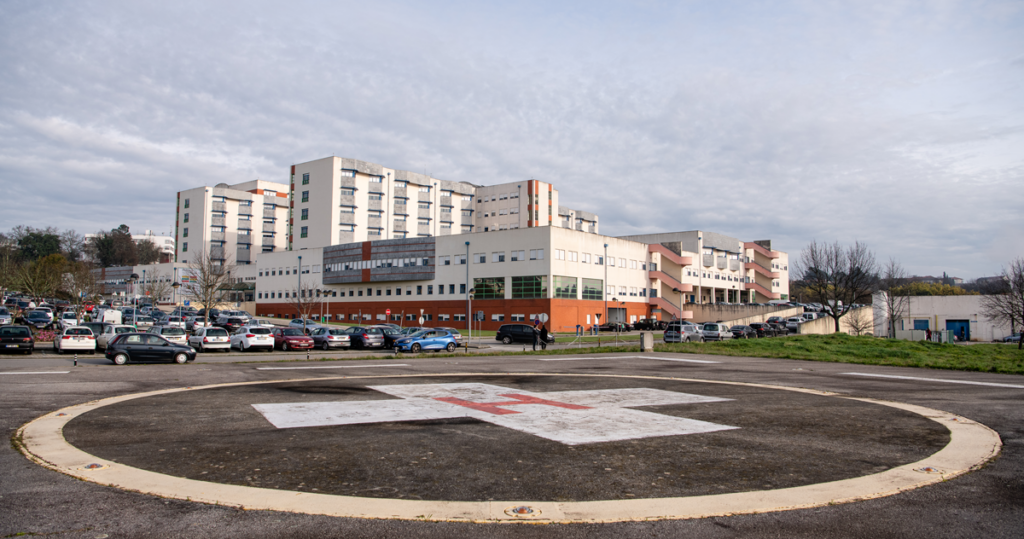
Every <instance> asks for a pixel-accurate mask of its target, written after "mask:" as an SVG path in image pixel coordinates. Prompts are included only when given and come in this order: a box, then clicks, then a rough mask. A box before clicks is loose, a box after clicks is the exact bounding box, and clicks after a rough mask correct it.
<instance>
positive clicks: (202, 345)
mask: <svg viewBox="0 0 1024 539" xmlns="http://www.w3.org/2000/svg"><path fill="white" fill-rule="evenodd" d="M188 345H189V346H191V347H192V348H195V349H196V351H198V352H208V351H212V350H224V351H225V352H228V351H230V350H231V337H230V336H228V331H227V330H226V329H224V328H207V327H200V328H196V331H195V333H193V334H192V335H189V337H188Z"/></svg>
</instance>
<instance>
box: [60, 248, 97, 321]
mask: <svg viewBox="0 0 1024 539" xmlns="http://www.w3.org/2000/svg"><path fill="white" fill-rule="evenodd" d="M92 270H93V266H92V264H90V263H88V262H82V261H78V262H71V263H69V264H68V265H67V267H66V270H65V273H64V279H63V282H62V284H61V291H62V292H63V293H64V296H65V298H66V299H67V300H68V301H69V302H70V303H71V306H72V307H73V308H74V310H75V315H76V316H77V317H78V320H79V321H81V320H82V319H83V317H84V315H85V302H87V301H96V300H97V299H99V298H100V297H101V295H102V292H103V289H102V287H101V286H100V284H99V281H97V280H96V274H95V273H93V271H92Z"/></svg>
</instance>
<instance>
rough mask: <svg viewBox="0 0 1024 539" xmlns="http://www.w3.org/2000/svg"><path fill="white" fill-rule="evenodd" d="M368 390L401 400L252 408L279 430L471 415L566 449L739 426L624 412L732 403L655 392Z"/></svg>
mask: <svg viewBox="0 0 1024 539" xmlns="http://www.w3.org/2000/svg"><path fill="white" fill-rule="evenodd" d="M369 387H370V389H373V390H375V391H379V392H381V393H386V394H388V395H393V396H395V397H400V400H372V401H340V402H312V403H283V404H253V405H252V406H253V408H255V409H256V410H257V411H259V412H260V413H261V414H263V416H264V417H265V418H266V419H267V421H269V422H270V423H272V424H273V425H274V426H275V427H277V428H279V429H287V428H296V427H322V426H330V425H356V424H366V423H387V422H396V421H422V420H430V419H451V418H459V417H470V418H473V419H478V420H480V421H486V422H488V423H492V424H495V425H500V426H503V427H507V428H510V429H513V430H517V431H520V432H525V433H528V434H532V435H534V436H539V437H541V438H545V439H548V440H553V441H556V442H560V443H563V444H566V445H579V444H589V443H597V442H613V441H618V440H634V439H640V438H651V437H655V436H674V435H679V434H697V433H704V432H715V431H720V430H730V429H736V428H739V427H730V426H728V425H719V424H716V423H709V422H707V421H698V420H696V419H686V418H683V417H675V416H670V415H664V414H658V413H654V412H645V411H642V410H631V409H629V408H636V407H640V406H660V405H669V404H695V403H706V402H724V401H728V400H731V399H723V398H719V397H705V396H703V395H692V394H689V393H677V392H675V391H663V390H660V389H649V388H628V389H599V390H592V391H554V392H550V393H533V392H530V391H523V390H519V389H511V388H506V387H501V386H494V385H490V384H422V385H392V386H369Z"/></svg>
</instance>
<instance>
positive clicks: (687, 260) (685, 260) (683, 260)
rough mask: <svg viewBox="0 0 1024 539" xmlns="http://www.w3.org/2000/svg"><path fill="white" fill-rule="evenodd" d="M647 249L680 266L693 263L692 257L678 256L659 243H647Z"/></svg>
mask: <svg viewBox="0 0 1024 539" xmlns="http://www.w3.org/2000/svg"><path fill="white" fill-rule="evenodd" d="M591 228H593V227H591ZM591 232H593V231H591ZM647 251H648V252H651V253H658V254H660V255H661V256H662V257H663V258H667V259H669V261H671V262H675V263H676V264H679V265H680V266H692V265H693V257H692V256H679V255H677V254H675V253H673V252H672V251H671V250H669V248H668V247H665V246H664V245H662V244H660V243H653V244H651V245H648V246H647Z"/></svg>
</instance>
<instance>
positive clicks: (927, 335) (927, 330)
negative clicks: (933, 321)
mask: <svg viewBox="0 0 1024 539" xmlns="http://www.w3.org/2000/svg"><path fill="white" fill-rule="evenodd" d="M924 333H925V336H926V337H927V338H928V340H929V341H930V340H932V330H931V328H928V329H926V330H924Z"/></svg>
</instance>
